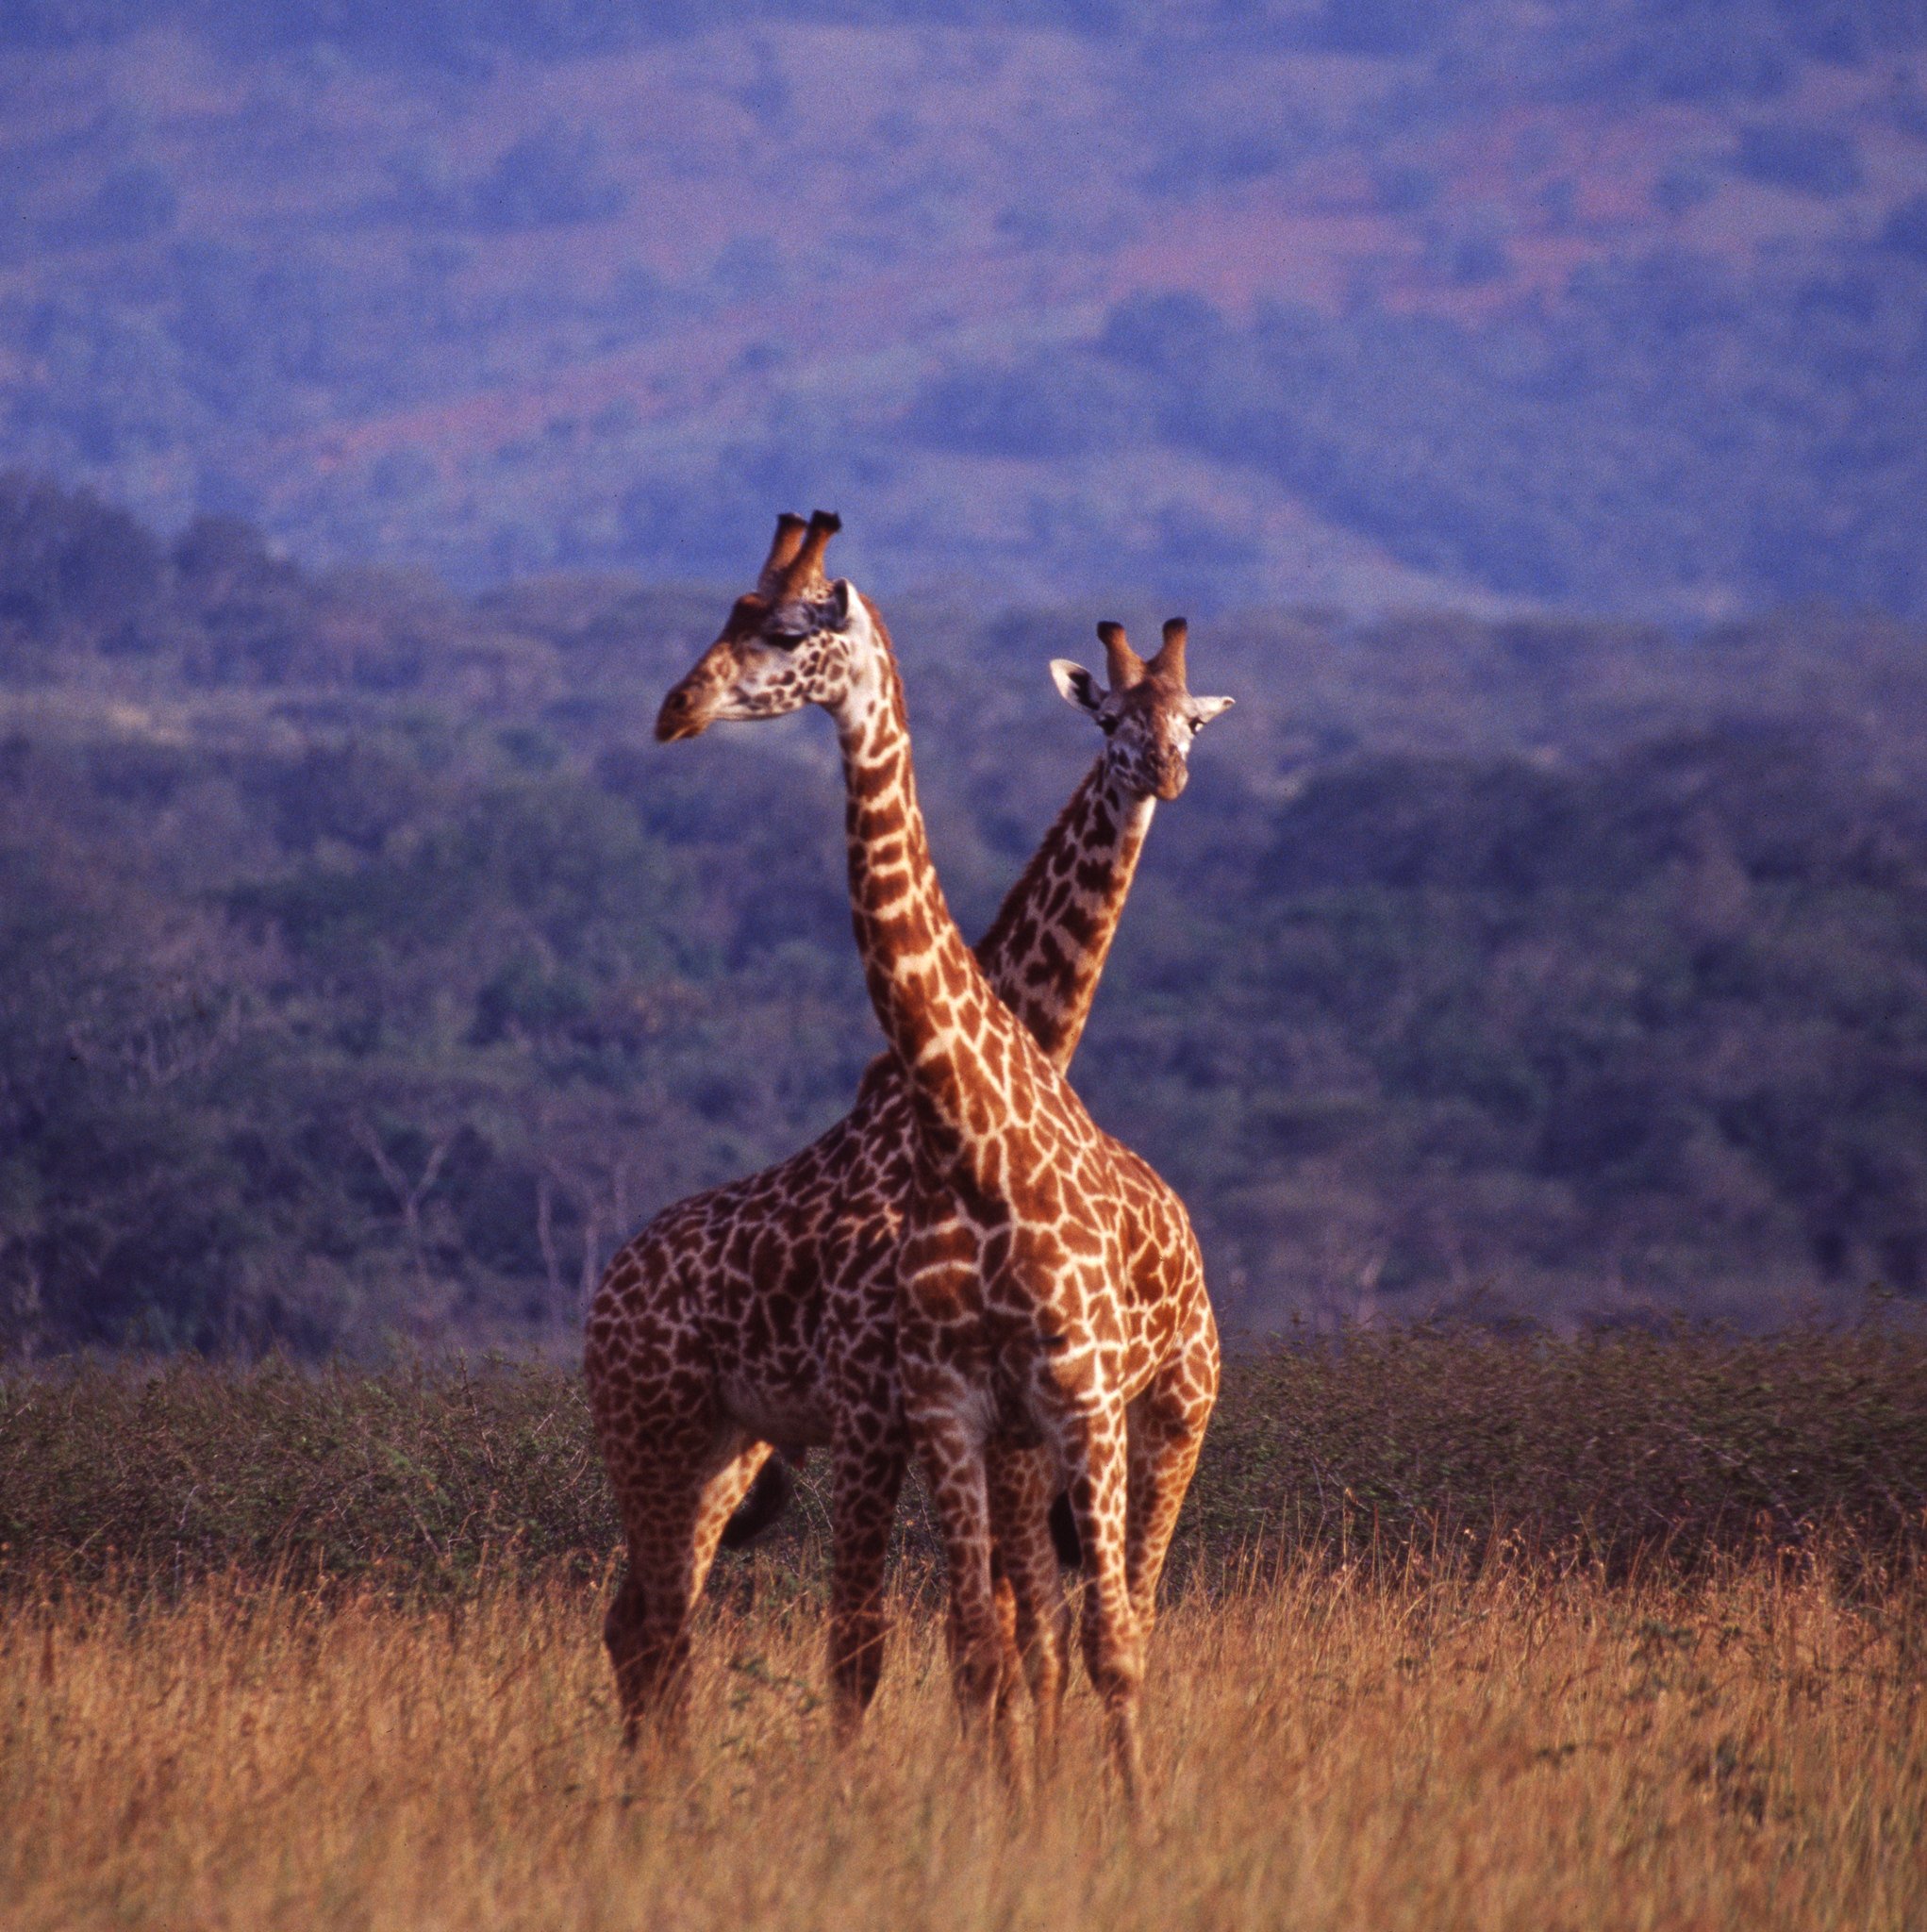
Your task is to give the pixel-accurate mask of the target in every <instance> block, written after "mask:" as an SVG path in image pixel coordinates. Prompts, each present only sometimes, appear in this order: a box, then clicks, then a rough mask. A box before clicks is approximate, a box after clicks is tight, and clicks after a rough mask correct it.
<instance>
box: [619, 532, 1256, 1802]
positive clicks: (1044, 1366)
mask: <svg viewBox="0 0 1927 1932" xmlns="http://www.w3.org/2000/svg"><path fill="white" fill-rule="evenodd" d="M838 528H839V522H838V520H837V519H836V518H835V517H833V516H829V515H827V514H825V513H822V512H819V513H818V514H817V515H816V516H814V517H813V518H812V519H811V520H810V524H809V528H808V533H807V536H806V540H805V541H804V543H803V545H802V547H801V549H800V550H799V552H798V553H797V554H796V556H795V557H794V558H792V559H790V560H789V562H788V564H787V565H786V567H785V568H784V570H783V574H782V576H781V580H780V582H777V583H774V584H772V587H771V589H770V591H768V592H767V593H766V595H765V598H764V600H763V602H762V604H761V606H760V608H745V606H744V605H740V604H739V606H738V610H737V613H736V615H735V616H733V618H732V621H731V623H730V625H728V626H727V627H726V628H725V629H724V631H723V635H722V637H720V638H719V639H718V640H717V641H716V642H715V643H713V644H712V645H711V646H710V647H709V649H708V650H707V651H706V652H705V653H704V655H703V657H702V658H700V659H699V660H698V661H697V663H696V664H695V666H694V667H693V668H692V669H691V670H690V671H689V674H688V675H686V676H685V677H684V678H683V680H682V681H681V683H679V684H678V685H677V686H676V687H675V688H674V689H673V691H671V692H670V694H669V696H668V697H667V698H666V699H665V700H664V703H663V708H662V713H661V716H660V717H659V719H658V720H657V723H656V735H657V736H658V737H659V738H663V739H666V740H667V739H678V738H688V737H692V736H694V735H695V734H696V733H697V732H699V731H701V730H703V729H705V728H706V726H707V725H708V724H712V723H714V722H716V721H717V720H719V719H756V718H769V717H776V716H780V715H782V714H784V713H787V712H789V711H794V710H798V709H800V708H802V707H803V706H805V705H806V704H815V705H821V706H822V708H824V709H825V710H827V711H828V712H829V713H830V716H831V718H832V720H833V721H834V723H835V724H836V727H837V736H838V741H839V746H840V749H841V753H842V764H843V775H844V790H845V794H846V806H845V846H846V852H847V857H848V863H849V874H850V903H851V911H852V917H853V921H854V924H855V927H856V941H857V949H858V951H859V953H860V955H861V957H862V960H863V969H864V977H865V980H866V983H867V984H868V986H869V990H870V995H871V1002H872V1006H873V1007H874V1008H875V1010H876V1014H877V1018H878V1020H879V1021H880V1022H881V1024H882V1026H883V1030H884V1035H885V1038H886V1039H887V1040H888V1041H889V1044H890V1047H891V1049H892V1051H893V1053H894V1055H895V1058H896V1062H897V1065H898V1066H899V1067H900V1068H901V1069H902V1071H903V1074H904V1075H905V1080H906V1082H907V1085H908V1088H909V1093H910V1100H911V1105H912V1108H913V1112H914V1117H915V1124H916V1133H915V1162H914V1174H913V1176H912V1180H911V1184H910V1187H909V1191H908V1195H907V1198H906V1201H905V1214H904V1224H903V1237H902V1241H901V1243H900V1246H899V1249H898V1252H897V1257H896V1264H897V1291H898V1292H897V1368H898V1374H899V1376H900V1379H901V1383H902V1389H903V1401H904V1412H905V1421H906V1423H907V1424H908V1427H909V1430H910V1433H911V1436H912V1439H913V1441H914V1442H915V1446H916V1449H917V1452H918V1456H919V1458H920V1460H921V1461H922V1466H923V1470H924V1474H925V1477H926V1480H927V1481H928V1483H929V1486H930V1490H931V1493H932V1496H933V1499H934V1501H935V1503H936V1506H937V1510H938V1514H939V1520H940V1522H941V1525H942V1532H943V1541H944V1552H945V1556H946V1558H947V1560H948V1564H949V1570H950V1587H951V1609H952V1630H953V1637H954V1643H953V1663H954V1674H955V1689H956V1693H957V1698H958V1703H959V1707H960V1708H961V1710H962V1712H963V1716H964V1719H965V1725H966V1730H967V1733H969V1734H971V1735H972V1736H973V1737H978V1736H982V1735H983V1734H984V1733H985V1732H986V1731H988V1729H989V1728H990V1727H991V1726H992V1724H994V1722H995V1720H996V1718H997V1717H998V1715H999V1702H1000V1697H1001V1694H1002V1687H1003V1686H1004V1684H1005V1672H1004V1668H1003V1658H1004V1649H1003V1644H1002V1641H1001V1640H1000V1634H999V1624H998V1610H997V1595H996V1589H995V1582H994V1571H993V1557H992V1544H993V1527H996V1526H998V1525H996V1520H995V1513H994V1512H995V1503H994V1500H993V1491H994V1484H995V1479H996V1473H997V1467H998V1463H999V1459H1000V1457H1002V1456H1004V1455H1005V1454H1006V1453H1008V1452H1009V1451H1011V1450H1024V1449H1032V1448H1038V1447H1041V1448H1042V1449H1044V1450H1045V1451H1046V1452H1047V1453H1048V1455H1049V1457H1050V1460H1051V1463H1052V1465H1053V1466H1054V1468H1055V1470H1057V1471H1059V1472H1061V1474H1063V1476H1064V1477H1065V1479H1066V1482H1067V1486H1068V1491H1069V1495H1070V1502H1071V1510H1072V1513H1073V1515H1074V1518H1075V1521H1076V1526H1077V1533H1078V1537H1079V1540H1080V1541H1081V1544H1082V1548H1083V1554H1084V1565H1085V1570H1086V1574H1087V1577H1088V1587H1087V1589H1086V1591H1085V1599H1084V1607H1085V1616H1084V1653H1085V1663H1086V1666H1087V1668H1088V1671H1089V1674H1090V1677H1091V1681H1092V1683H1093V1684H1094V1685H1095V1686H1096V1688H1097V1691H1098V1693H1099V1695H1100V1697H1101V1698H1102V1699H1103V1701H1104V1705H1105V1710H1106V1713H1107V1716H1108V1719H1109V1724H1110V1735H1111V1748H1112V1757H1113V1762H1114V1763H1115V1765H1116V1768H1117V1770H1118V1772H1119V1774H1120V1776H1121V1780H1122V1782H1123V1784H1124V1787H1125V1789H1126V1791H1127V1792H1134V1791H1135V1790H1136V1789H1137V1787H1138V1782H1139V1764H1140V1745H1139V1739H1138V1702H1139V1694H1140V1687H1141V1683H1142V1678H1143V1669H1144V1639H1145V1634H1146V1632H1147V1631H1148V1629H1149V1626H1150V1624H1151V1620H1152V1617H1153V1614H1154V1609H1155V1593H1156V1586H1157V1581H1158V1577H1159V1574H1160V1573H1161V1571H1162V1568H1163V1563H1164V1557H1165V1555H1166V1552H1167V1550H1168V1549H1169V1546H1170V1540H1171V1529H1172V1527H1173V1525H1174V1524H1175V1521H1176V1516H1177V1510H1178V1506H1179V1504H1180V1503H1181V1502H1182V1500H1183V1497H1184V1492H1185V1490H1186V1488H1187V1487H1188V1483H1189V1481H1190V1476H1191V1472H1192V1470H1193V1468H1194V1467H1195V1466H1196V1462H1197V1456H1198V1451H1199V1448H1200V1446H1201V1444H1202V1442H1203V1439H1204V1425H1205V1423H1206V1422H1207V1421H1208V1419H1209V1415H1210V1411H1211V1407H1212V1404H1213V1402H1214V1401H1215V1399H1216V1394H1217V1381H1218V1346H1217V1330H1216V1323H1215V1321H1214V1319H1213V1316H1212V1313H1211V1307H1210V1302H1209V1299H1208V1297H1207V1296H1206V1294H1205V1290H1204V1266H1203V1262H1202V1260H1201V1258H1200V1256H1199V1253H1198V1246H1197V1241H1196V1239H1195V1237H1194V1236H1193V1234H1192V1232H1191V1226H1190V1222H1189V1219H1188V1216H1187V1215H1186V1213H1185V1210H1184V1207H1183V1204H1182V1203H1181V1202H1180V1201H1179V1200H1178V1199H1177V1197H1176V1195H1175V1194H1173V1193H1172V1192H1171V1190H1170V1189H1169V1188H1168V1187H1167V1186H1165V1184H1164V1183H1163V1182H1162V1181H1161V1180H1159V1179H1158V1177H1157V1176H1156V1174H1154V1173H1153V1172H1152V1170H1151V1169H1150V1167H1149V1166H1148V1165H1147V1164H1146V1163H1145V1162H1144V1161H1142V1160H1141V1159H1139V1158H1138V1157H1137V1156H1136V1155H1134V1154H1132V1153H1131V1152H1130V1151H1129V1150H1128V1149H1127V1148H1125V1147H1123V1146H1121V1144H1120V1143H1119V1142H1118V1141H1114V1140H1112V1139H1111V1138H1110V1137H1109V1136H1108V1135H1106V1134H1105V1133H1103V1132H1102V1131H1101V1130H1100V1129H1099V1128H1098V1127H1097V1126H1096V1124H1094V1123H1093V1122H1092V1121H1091V1119H1090V1117H1089V1115H1088V1113H1087V1112H1086V1111H1085V1109H1084V1108H1083V1106H1082V1104H1081V1103H1080V1102H1079V1101H1078V1099H1077V1097H1076V1095H1075V1094H1074V1093H1073V1092H1072V1091H1071V1089H1070V1087H1069V1085H1068V1084H1067V1083H1066V1081H1065V1080H1064V1077H1063V1075H1062V1073H1061V1072H1060V1070H1059V1069H1058V1068H1057V1067H1056V1066H1055V1064H1054V1063H1053V1061H1052V1060H1051V1059H1050V1058H1049V1057H1048V1056H1047V1055H1046V1054H1045V1053H1044V1052H1043V1051H1042V1050H1041V1049H1040V1048H1039V1046H1038V1043H1037V1041H1035V1040H1034V1039H1033V1038H1032V1036H1031V1034H1030V1032H1029V1031H1028V1030H1027V1029H1026V1027H1025V1026H1024V1024H1022V1021H1021V1020H1019V1019H1018V1018H1017V1017H1016V1015H1014V1014H1013V1013H1012V1012H1011V1011H1010V1010H1009V1008H1006V1007H1005V1005H1004V1003H1003V1002H1002V1001H1001V1000H1000V999H999V998H998V997H997V994H996V991H995V989H994V988H993V987H992V986H991V984H990V982H989V980H988V978H987V977H986V976H985V974H984V971H983V968H982V966H981V965H980V964H979V963H978V960H977V958H976V957H975V955H974V954H972V951H971V950H970V948H969V947H968V946H967V945H966V944H965V943H964V941H963V937H962V935H961V934H960V933H959V932H958V931H957V929H956V924H955V920H954V919H953V918H952V917H951V914H950V908H949V907H948V905H947V904H946V903H945V900H944V897H943V891H942V887H941V885H940V884H939V880H938V877H937V874H936V869H935V867H934V866H933V865H932V863H931V859H930V850H929V843H928V840H927V838H926V835H925V831H924V825H923V819H922V810H921V808H920V807H919V805H918V802H917V789H916V780H915V775H914V773H913V770H912V765H911V757H910V738H909V725H908V719H907V716H906V713H905V706H904V695H903V682H902V679H901V676H900V675H899V673H898V670H897V663H896V656H895V652H894V650H893V649H892V647H891V645H890V641H889V632H888V631H887V630H886V628H885V627H884V624H883V620H882V618H881V617H880V615H879V614H878V613H877V611H876V609H875V608H874V607H873V606H872V604H871V603H870V602H869V600H868V599H866V598H864V597H862V596H860V595H859V594H858V593H857V591H856V590H855V589H854V588H853V586H852V585H851V584H850V583H849V582H848V581H847V579H839V581H837V582H836V583H830V582H828V581H827V580H826V579H825V578H824V575H823V572H822V556H823V552H824V549H825V547H826V545H827V544H828V541H829V539H830V537H831V536H832V534H833V533H834V532H835V531H836V530H837V529H838ZM1184 648H1185V645H1184V635H1183V632H1182V630H1176V631H1174V632H1173V633H1172V635H1171V639H1170V640H1169V641H1168V642H1167V644H1166V646H1165V648H1164V650H1163V651H1161V652H1160V653H1159V655H1158V658H1156V659H1154V660H1153V662H1152V663H1151V664H1150V665H1148V666H1145V667H1144V679H1143V681H1144V682H1146V683H1155V682H1157V681H1159V680H1162V679H1164V678H1166V677H1168V676H1171V675H1173V674H1174V675H1177V676H1178V677H1179V678H1180V679H1181V678H1182V674H1183V668H1184ZM1192 702H1193V703H1195V702H1197V701H1192ZM1201 712H1202V707H1201ZM1100 722H1102V714H1100ZM1202 722H1203V718H1202V715H1195V716H1190V717H1187V718H1185V719H1184V721H1183V723H1182V724H1181V726H1178V727H1176V728H1174V730H1173V733H1172V740H1173V741H1174V740H1175V739H1176V738H1177V737H1178V736H1180V734H1182V735H1183V736H1185V737H1188V734H1189V731H1190V730H1191V729H1193V728H1195V725H1196V724H1200V723H1202ZM1151 750H1152V753H1153V768H1152V771H1151V774H1150V775H1151V777H1152V780H1153V783H1152V795H1153V796H1155V797H1174V796H1175V795H1176V794H1177V791H1179V790H1180V789H1182V786H1183V783H1184V777H1185V772H1186V767H1185V764H1184V761H1183V759H1182V758H1172V757H1170V756H1169V753H1170V751H1171V742H1170V741H1160V742H1158V743H1156V744H1155V745H1154V746H1152V747H1151ZM1127 1410H1128V1412H1129V1425H1128V1431H1127V1424H1126V1415H1127Z"/></svg>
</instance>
